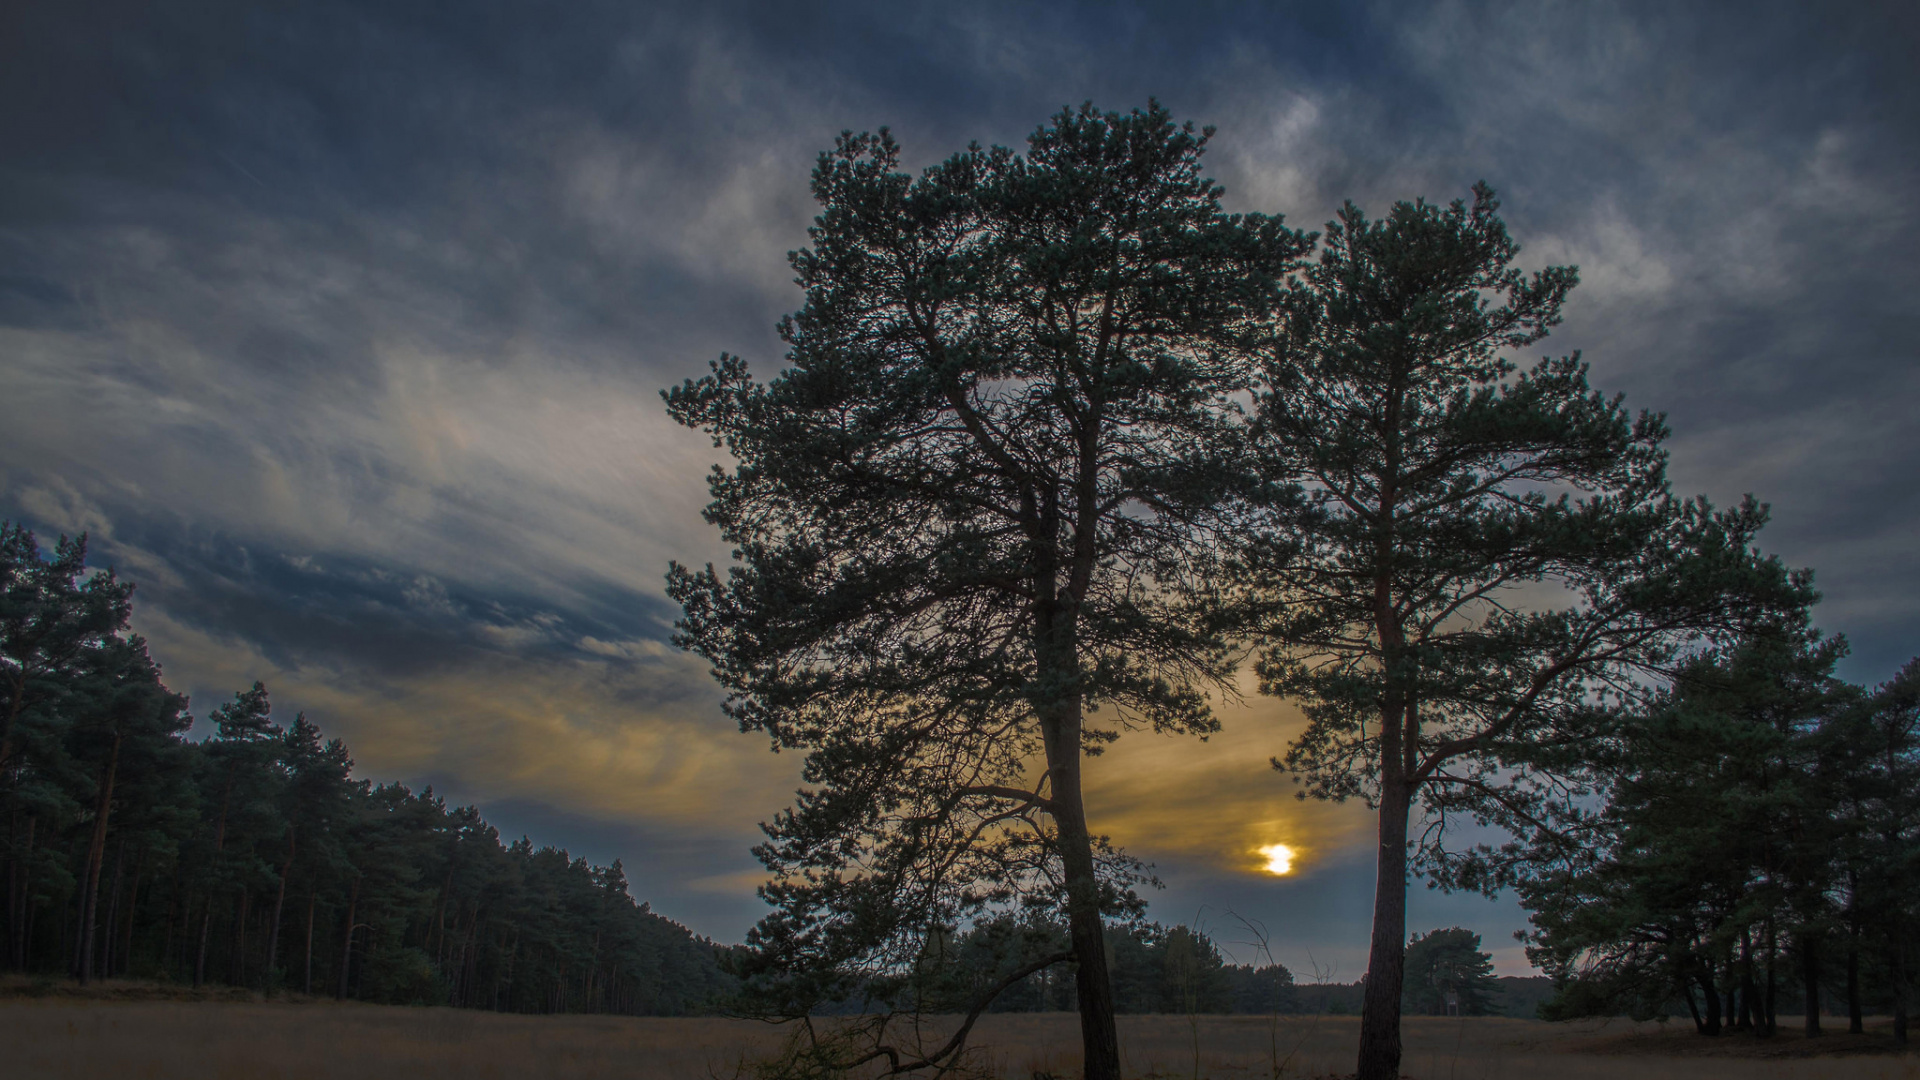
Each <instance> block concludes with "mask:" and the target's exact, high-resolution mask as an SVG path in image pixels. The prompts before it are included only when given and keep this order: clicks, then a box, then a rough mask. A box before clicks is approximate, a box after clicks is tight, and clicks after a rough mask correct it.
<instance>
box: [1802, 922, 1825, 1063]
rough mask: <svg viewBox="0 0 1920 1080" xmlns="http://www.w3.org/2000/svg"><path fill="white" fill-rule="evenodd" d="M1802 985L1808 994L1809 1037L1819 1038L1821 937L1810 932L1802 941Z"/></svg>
mask: <svg viewBox="0 0 1920 1080" xmlns="http://www.w3.org/2000/svg"><path fill="white" fill-rule="evenodd" d="M1800 986H1801V989H1802V991H1803V992H1804V993H1805V994H1806V996H1807V1019H1806V1033H1807V1038H1809V1039H1817V1038H1819V1037H1820V1035H1821V1031H1820V939H1819V938H1818V937H1815V936H1814V935H1813V934H1812V933H1808V934H1807V935H1806V937H1805V938H1803V939H1802V940H1801V942H1800Z"/></svg>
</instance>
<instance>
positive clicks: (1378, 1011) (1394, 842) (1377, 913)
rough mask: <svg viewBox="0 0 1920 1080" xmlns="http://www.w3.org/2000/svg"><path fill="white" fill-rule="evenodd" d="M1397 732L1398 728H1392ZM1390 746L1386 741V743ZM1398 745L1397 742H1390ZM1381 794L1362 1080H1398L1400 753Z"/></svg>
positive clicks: (1405, 800) (1403, 931)
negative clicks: (1398, 766) (1398, 765)
mask: <svg viewBox="0 0 1920 1080" xmlns="http://www.w3.org/2000/svg"><path fill="white" fill-rule="evenodd" d="M1391 727H1392V729H1393V730H1395V731H1397V730H1398V728H1399V725H1398V724H1397V723H1393V724H1392V725H1391ZM1384 741H1387V740H1383V742H1384ZM1391 741H1393V742H1396V743H1397V742H1398V740H1397V739H1395V740H1391ZM1381 752H1382V755H1383V756H1384V755H1388V754H1391V755H1392V762H1393V764H1392V765H1390V766H1389V768H1388V769H1387V770H1383V771H1385V772H1387V773H1388V774H1389V775H1387V776H1383V777H1382V782H1381V785H1380V787H1381V790H1380V834H1379V841H1380V843H1379V849H1378V851H1376V852H1375V859H1376V863H1375V865H1376V870H1375V874H1374V882H1373V941H1372V943H1371V945H1370V947H1369V949H1368V952H1367V977H1366V985H1365V986H1364V987H1363V988H1362V994H1363V995H1364V996H1363V999H1362V1001H1363V1004H1362V1005H1361V1009H1360V1059H1359V1070H1358V1073H1357V1075H1358V1080H1398V1077H1399V1076H1400V1054H1401V1045H1400V994H1401V990H1402V988H1403V986H1404V984H1405V981H1406V974H1407V821H1408V817H1409V815H1410V813H1411V810H1412V806H1411V797H1410V796H1411V792H1409V791H1408V790H1407V787H1406V785H1405V783H1404V781H1403V780H1402V779H1401V777H1400V776H1399V769H1398V768H1396V767H1393V766H1396V765H1397V764H1398V757H1399V751H1398V747H1394V748H1392V749H1391V750H1389V749H1387V748H1384V747H1383V749H1382V751H1381Z"/></svg>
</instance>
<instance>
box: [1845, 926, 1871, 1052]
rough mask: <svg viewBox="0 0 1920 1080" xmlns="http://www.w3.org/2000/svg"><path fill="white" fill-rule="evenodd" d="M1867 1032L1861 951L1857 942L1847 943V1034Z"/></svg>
mask: <svg viewBox="0 0 1920 1080" xmlns="http://www.w3.org/2000/svg"><path fill="white" fill-rule="evenodd" d="M1866 1031H1867V1025H1866V1008H1865V1007H1864V1006H1863V1005H1862V1004H1861V1001H1860V950H1859V948H1858V942H1857V941H1849V942H1848V943H1847V1034H1849V1035H1864V1034H1866Z"/></svg>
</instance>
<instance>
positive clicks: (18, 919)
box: [9, 814, 40, 971]
mask: <svg viewBox="0 0 1920 1080" xmlns="http://www.w3.org/2000/svg"><path fill="white" fill-rule="evenodd" d="M39 824H40V816H39V815H38V814H28V815H27V841H26V850H25V852H24V854H23V856H20V857H16V858H15V860H14V866H16V867H17V866H19V865H20V862H21V859H22V858H26V859H31V858H32V857H33V834H34V833H35V832H36V831H37V829H38V827H39ZM32 872H33V867H32V865H31V864H29V865H28V866H27V873H26V874H22V875H20V878H21V880H20V892H19V900H18V902H17V903H16V904H15V905H14V923H13V926H12V927H11V928H10V929H12V930H13V935H12V937H13V942H12V944H13V966H14V967H15V968H17V969H19V970H21V971H25V970H26V967H27V918H28V914H29V909H30V908H31V907H32V905H31V904H30V903H28V894H29V893H30V892H32V891H33V882H32V881H31V880H30V876H31V874H32ZM11 876H12V875H11V873H10V874H9V877H10V878H11Z"/></svg>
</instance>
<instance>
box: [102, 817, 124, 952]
mask: <svg viewBox="0 0 1920 1080" xmlns="http://www.w3.org/2000/svg"><path fill="white" fill-rule="evenodd" d="M126 862H127V841H126V838H125V837H121V838H120V843H119V844H117V845H115V847H114V849H113V884H112V885H109V886H108V887H107V917H106V918H105V919H104V920H102V921H101V924H100V928H101V929H100V977H101V978H103V979H104V978H108V977H109V976H111V975H112V974H113V939H114V938H115V937H116V936H117V935H116V934H115V931H117V930H118V929H120V882H121V881H122V880H123V872H124V871H125V870H126Z"/></svg>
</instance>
